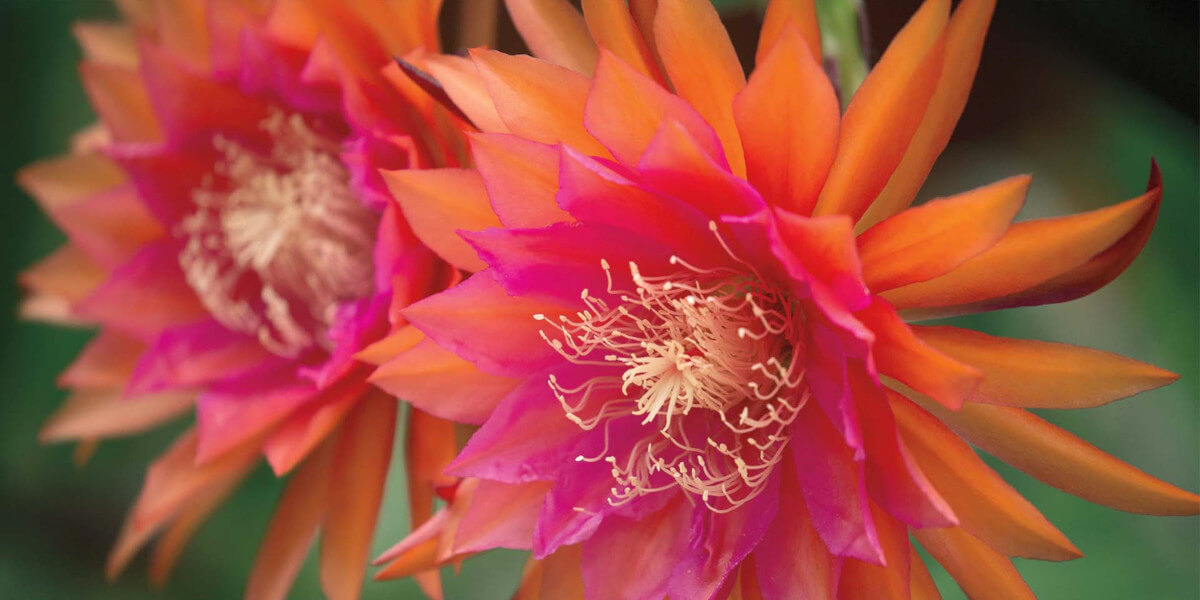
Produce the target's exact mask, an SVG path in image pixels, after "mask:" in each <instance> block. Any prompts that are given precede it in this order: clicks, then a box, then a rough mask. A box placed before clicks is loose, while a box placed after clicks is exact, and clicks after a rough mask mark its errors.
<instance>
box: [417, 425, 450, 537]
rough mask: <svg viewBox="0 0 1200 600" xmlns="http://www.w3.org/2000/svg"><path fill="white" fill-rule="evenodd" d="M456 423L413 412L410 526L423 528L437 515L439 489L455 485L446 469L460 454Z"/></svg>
mask: <svg viewBox="0 0 1200 600" xmlns="http://www.w3.org/2000/svg"><path fill="white" fill-rule="evenodd" d="M454 427H455V426H454V423H452V422H450V421H447V420H445V419H442V418H439V417H436V416H434V415H431V414H429V413H427V412H425V411H423V410H421V409H419V408H414V409H412V410H410V411H409V414H408V423H407V424H406V427H405V429H406V434H407V435H406V436H405V440H404V450H405V455H404V464H405V467H406V468H407V469H408V477H407V479H408V505H409V516H410V517H411V519H410V522H409V525H410V527H412V528H416V527H420V526H421V525H423V524H425V523H426V522H427V521H428V520H429V518H430V517H432V516H433V507H434V495H435V491H436V488H437V487H439V486H443V485H452V484H453V483H454V481H455V480H454V478H453V477H450V476H448V475H446V474H444V473H443V472H442V471H443V470H444V469H445V468H446V465H448V464H450V461H452V460H454V456H455V454H457V453H458V448H457V445H456V438H455V435H454Z"/></svg>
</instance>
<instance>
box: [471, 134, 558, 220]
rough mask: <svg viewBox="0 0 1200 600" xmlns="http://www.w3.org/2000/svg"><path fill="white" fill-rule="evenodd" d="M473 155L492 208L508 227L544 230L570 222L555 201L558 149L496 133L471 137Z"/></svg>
mask: <svg viewBox="0 0 1200 600" xmlns="http://www.w3.org/2000/svg"><path fill="white" fill-rule="evenodd" d="M470 138H471V156H472V158H474V159H475V168H476V169H478V170H479V174H480V175H482V176H483V185H484V187H486V188H487V195H488V199H489V200H490V201H491V203H492V209H493V210H495V211H496V215H497V216H498V217H499V218H500V222H501V223H503V224H504V225H505V226H506V227H545V226H547V225H551V224H553V223H559V222H562V221H570V220H571V216H570V215H568V214H567V213H566V212H564V211H563V210H562V209H561V208H559V207H558V204H556V203H555V202H554V194H556V193H557V192H558V154H559V150H558V148H555V147H554V146H548V145H546V144H539V143H537V142H531V141H529V140H526V139H523V138H520V137H517V136H513V135H504V134H496V133H477V134H472V135H471V136H470Z"/></svg>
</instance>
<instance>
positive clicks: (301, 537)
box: [244, 443, 334, 600]
mask: <svg viewBox="0 0 1200 600" xmlns="http://www.w3.org/2000/svg"><path fill="white" fill-rule="evenodd" d="M333 446H334V444H332V443H326V444H324V445H323V446H322V447H321V449H320V450H318V451H317V452H316V453H314V454H313V456H311V457H310V458H309V459H308V460H307V461H305V463H304V464H303V465H302V466H301V467H300V468H299V469H296V472H295V474H293V475H292V477H291V480H290V481H288V484H287V488H285V489H284V491H283V496H281V497H280V499H279V503H278V504H277V505H275V512H274V514H272V515H271V523H270V524H269V525H267V531H266V533H265V534H264V535H263V541H262V544H261V545H260V546H259V548H258V555H257V556H256V557H255V559H254V568H253V569H251V571H250V577H249V578H248V579H247V581H246V593H245V597H244V600H284V599H285V598H287V594H288V590H289V589H290V588H291V587H292V582H293V581H295V579H296V575H297V574H298V573H299V572H300V567H301V566H302V565H303V564H304V558H305V556H306V555H307V554H308V549H309V547H310V546H312V542H313V540H314V539H315V538H316V536H317V528H318V527H319V526H320V524H321V520H322V519H323V518H324V516H325V502H326V496H327V494H328V489H329V473H330V464H331V462H332V455H333Z"/></svg>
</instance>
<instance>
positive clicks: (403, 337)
mask: <svg viewBox="0 0 1200 600" xmlns="http://www.w3.org/2000/svg"><path fill="white" fill-rule="evenodd" d="M423 339H425V334H424V333H421V331H420V330H419V329H417V328H416V327H413V326H412V325H404V326H402V327H400V328H399V329H397V330H395V331H393V332H391V333H389V334H387V335H386V336H384V337H383V339H381V340H379V341H377V342H375V343H374V344H371V345H369V346H367V347H366V348H363V349H362V350H360V351H359V352H358V353H357V354H355V355H354V358H355V359H357V360H360V361H362V362H365V363H367V364H371V365H375V366H379V365H382V364H383V363H385V362H387V361H389V360H391V359H392V358H394V357H395V356H396V355H398V354H400V353H401V352H405V351H407V350H408V349H410V348H412V347H413V346H416V345H417V344H418V343H419V342H420V341H421V340H423Z"/></svg>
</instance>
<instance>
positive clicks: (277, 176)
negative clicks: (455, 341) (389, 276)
mask: <svg viewBox="0 0 1200 600" xmlns="http://www.w3.org/2000/svg"><path fill="white" fill-rule="evenodd" d="M260 127H261V128H262V130H263V131H265V132H266V133H267V134H268V135H269V137H270V140H271V142H270V148H269V149H267V150H266V151H255V150H252V149H250V148H247V147H246V146H244V145H242V144H239V143H238V142H236V141H233V140H230V139H227V138H226V137H224V136H221V135H217V136H216V137H214V138H213V146H214V147H215V148H216V149H217V150H218V151H219V152H220V153H221V154H222V155H223V158H222V159H221V160H220V161H218V162H217V163H216V165H215V166H214V169H213V174H212V176H211V177H209V178H207V179H206V181H205V182H204V184H203V185H202V186H201V187H200V188H198V189H196V190H195V191H194V192H193V193H192V201H193V203H194V204H195V210H194V212H192V213H191V214H190V215H188V216H187V217H186V218H184V219H183V220H182V222H181V224H180V232H181V234H182V236H183V238H184V248H183V250H182V252H181V253H180V256H179V261H180V264H181V265H182V267H183V271H184V274H185V276H186V277H187V281H188V283H189V284H190V285H191V286H192V289H194V290H195V291H196V294H197V295H198V296H199V298H200V300H201V302H203V303H204V306H205V307H206V308H207V309H208V310H209V311H210V312H211V313H212V315H213V316H214V317H215V318H216V319H217V320H218V321H220V322H221V323H222V324H224V325H225V326H226V327H229V328H230V329H233V330H236V331H241V332H244V333H248V334H251V335H254V336H257V337H258V339H259V341H261V342H262V344H263V345H264V346H265V347H266V348H267V349H269V350H271V351H272V352H274V353H276V354H279V355H282V356H287V357H294V356H296V355H298V354H299V353H300V352H302V351H303V350H305V349H307V348H310V347H312V346H314V345H322V346H327V344H328V339H327V337H326V335H325V331H326V329H327V328H328V327H329V325H330V324H331V323H332V322H333V319H334V317H335V315H336V313H337V309H338V306H339V304H341V303H343V302H346V301H349V300H355V299H358V298H362V297H364V296H366V295H367V294H369V293H370V292H371V289H372V286H373V271H374V266H373V262H372V259H373V240H374V237H375V229H376V227H377V226H378V223H379V216H378V215H377V214H376V213H375V212H373V211H371V210H370V209H369V208H367V207H366V206H364V205H363V204H362V202H361V201H360V200H359V198H358V197H357V195H356V194H355V193H354V191H353V189H352V188H351V186H350V176H349V173H348V172H347V171H346V168H345V167H344V166H342V164H341V162H340V160H339V159H338V152H339V150H340V148H339V145H338V142H337V141H336V140H335V139H333V138H332V137H331V136H327V135H323V134H321V133H318V132H317V131H315V130H314V128H313V127H312V126H310V124H309V123H308V122H307V121H306V120H305V119H304V117H302V116H300V115H299V114H295V113H292V114H285V113H284V112H283V111H280V110H275V111H273V112H272V113H271V114H270V116H268V117H267V118H266V119H265V120H264V121H263V122H262V123H261V124H260Z"/></svg>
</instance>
